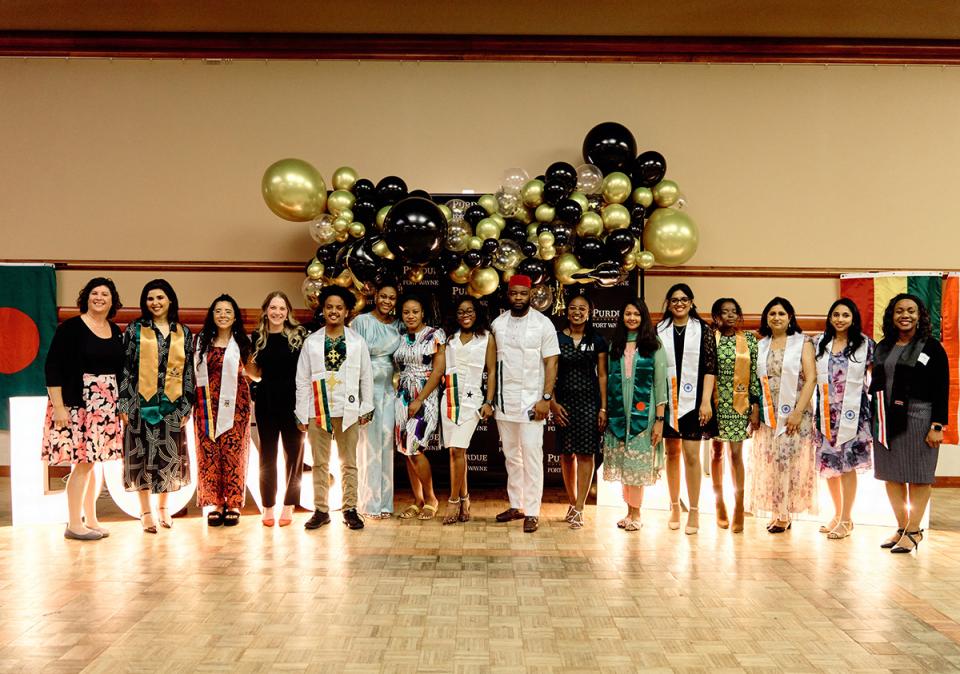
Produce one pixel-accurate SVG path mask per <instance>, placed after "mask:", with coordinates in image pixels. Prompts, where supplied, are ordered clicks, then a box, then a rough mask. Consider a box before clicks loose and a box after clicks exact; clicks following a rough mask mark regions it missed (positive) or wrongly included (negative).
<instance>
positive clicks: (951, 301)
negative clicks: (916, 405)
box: [940, 272, 960, 445]
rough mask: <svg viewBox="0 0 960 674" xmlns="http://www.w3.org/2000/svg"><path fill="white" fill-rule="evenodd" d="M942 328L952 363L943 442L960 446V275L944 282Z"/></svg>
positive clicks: (943, 338) (951, 276)
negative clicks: (959, 425) (948, 403)
mask: <svg viewBox="0 0 960 674" xmlns="http://www.w3.org/2000/svg"><path fill="white" fill-rule="evenodd" d="M940 307H941V310H940V311H941V328H942V335H943V336H942V337H941V339H940V341H941V342H942V343H943V349H944V351H946V352H947V359H948V360H949V361H950V407H949V416H948V417H947V427H946V428H945V429H944V431H943V441H944V442H945V443H946V444H948V445H956V444H960V428H957V423H958V420H960V414H958V408H960V274H957V273H956V272H950V273H949V274H947V277H946V278H945V279H944V280H943V301H942V302H941V304H940Z"/></svg>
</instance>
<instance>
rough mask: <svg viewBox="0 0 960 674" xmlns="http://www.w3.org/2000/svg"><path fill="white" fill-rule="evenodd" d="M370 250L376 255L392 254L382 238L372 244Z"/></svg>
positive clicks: (385, 255)
mask: <svg viewBox="0 0 960 674" xmlns="http://www.w3.org/2000/svg"><path fill="white" fill-rule="evenodd" d="M371 250H373V254H374V255H378V256H380V257H387V255H388V254H392V253H390V249H389V248H387V242H386V241H384V240H383V239H380V240H379V241H377V242H376V243H375V244H373V248H372V249H371Z"/></svg>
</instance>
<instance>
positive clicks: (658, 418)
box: [653, 417, 667, 421]
mask: <svg viewBox="0 0 960 674" xmlns="http://www.w3.org/2000/svg"><path fill="white" fill-rule="evenodd" d="M653 420H654V421H666V420H667V418H666V417H654V418H653Z"/></svg>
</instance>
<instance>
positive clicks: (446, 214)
mask: <svg viewBox="0 0 960 674" xmlns="http://www.w3.org/2000/svg"><path fill="white" fill-rule="evenodd" d="M385 208H386V207H385ZM437 208H439V209H440V212H441V213H443V217H444V218H446V220H447V222H450V219H451V218H452V217H453V211H451V210H450V207H449V206H447V205H446V204H437Z"/></svg>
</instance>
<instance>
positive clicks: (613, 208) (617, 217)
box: [602, 204, 630, 232]
mask: <svg viewBox="0 0 960 674" xmlns="http://www.w3.org/2000/svg"><path fill="white" fill-rule="evenodd" d="M602 215H603V226H604V228H605V229H606V230H607V231H608V232H612V231H613V230H615V229H623V228H625V227H629V226H630V211H628V210H627V207H626V206H624V205H623V204H607V205H606V206H604V207H603V214H602Z"/></svg>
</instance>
